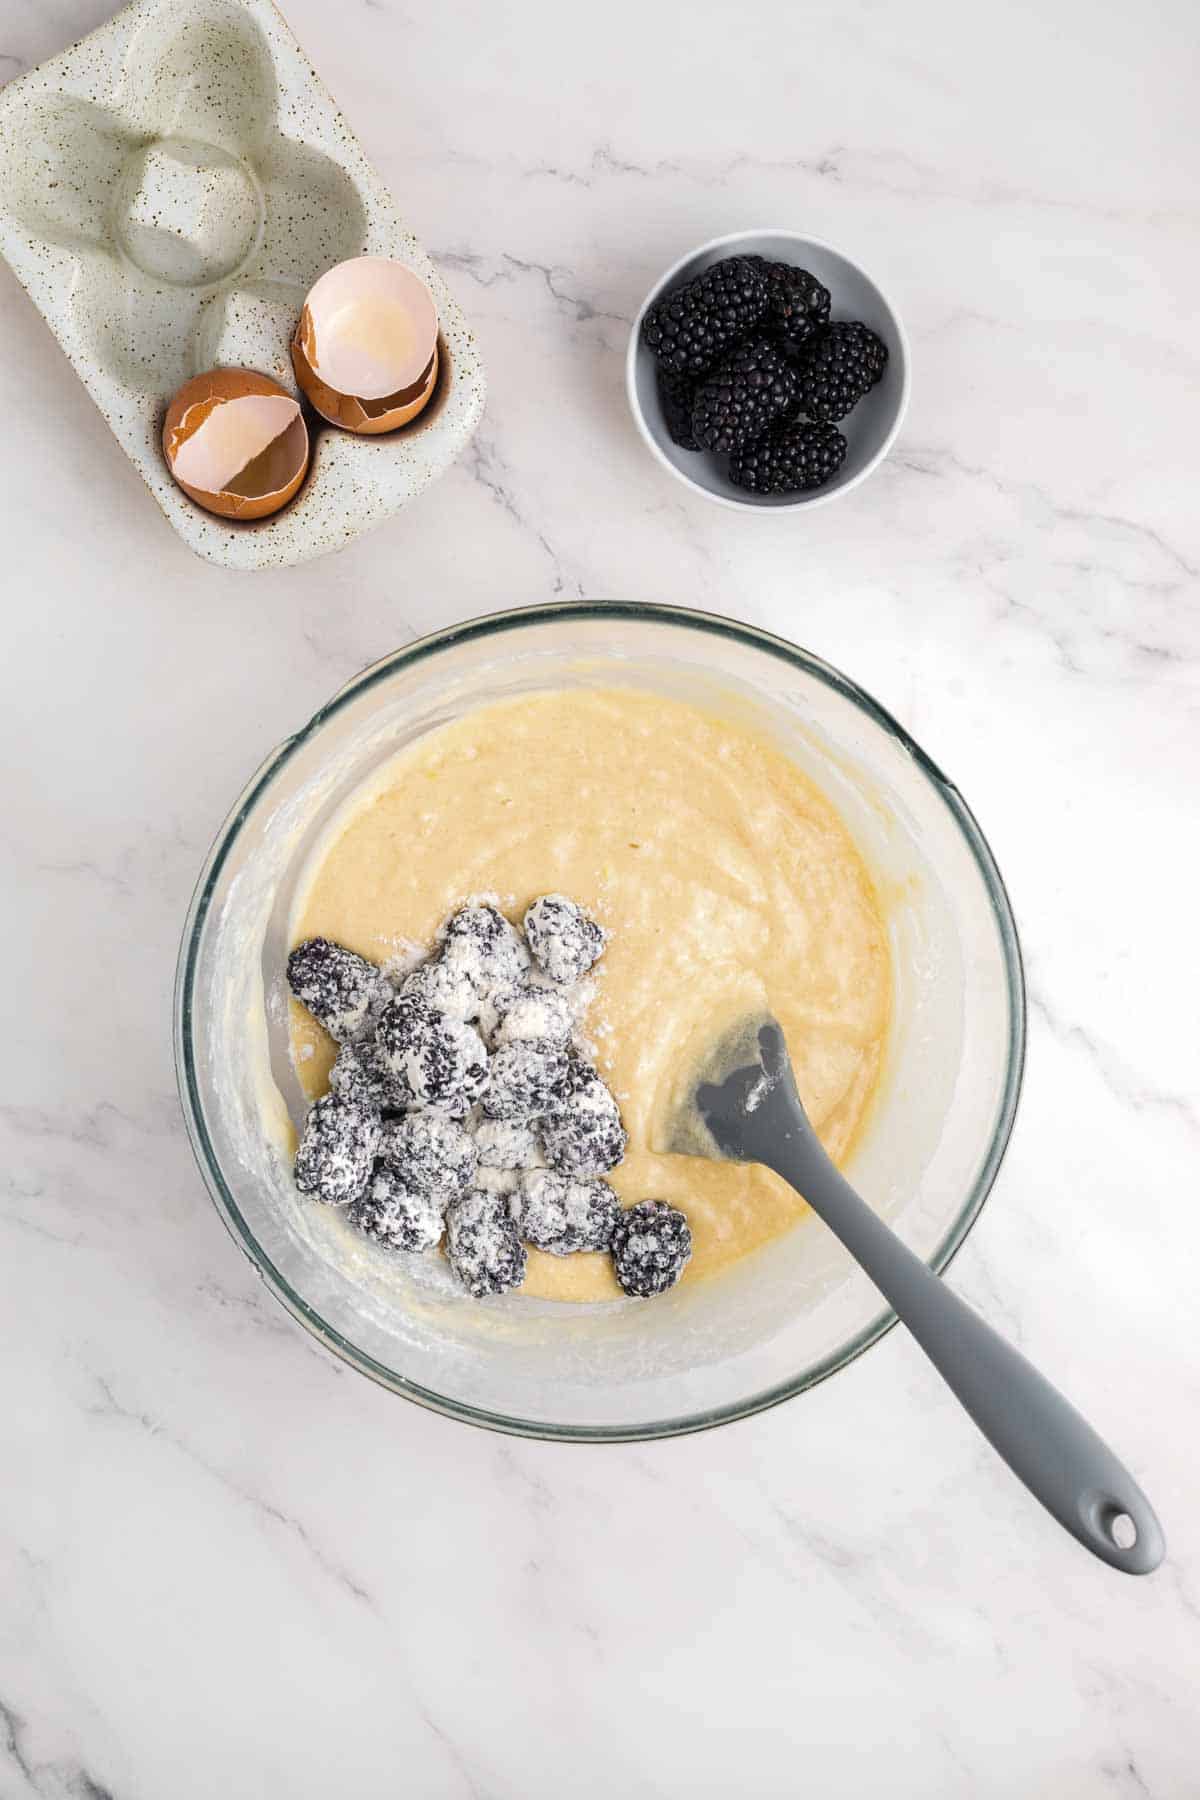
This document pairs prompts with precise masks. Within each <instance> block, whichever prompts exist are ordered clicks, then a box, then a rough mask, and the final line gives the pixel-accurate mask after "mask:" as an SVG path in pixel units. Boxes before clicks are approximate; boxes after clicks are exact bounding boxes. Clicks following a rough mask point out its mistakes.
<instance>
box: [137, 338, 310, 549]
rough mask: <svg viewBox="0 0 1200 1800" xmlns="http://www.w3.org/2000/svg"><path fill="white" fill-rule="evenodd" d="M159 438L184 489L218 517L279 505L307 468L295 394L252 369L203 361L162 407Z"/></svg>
mask: <svg viewBox="0 0 1200 1800" xmlns="http://www.w3.org/2000/svg"><path fill="white" fill-rule="evenodd" d="M162 446H163V455H164V456H165V457H166V460H167V467H168V468H169V469H170V471H171V475H172V477H173V478H174V480H175V481H176V482H177V483H178V485H179V486H180V487H181V488H182V489H183V491H184V493H185V494H187V495H188V496H189V497H190V498H191V499H192V500H194V501H195V502H196V504H197V505H198V506H202V507H204V509H205V510H206V511H207V512H210V513H215V514H216V515H217V516H218V517H219V518H222V519H265V518H267V517H268V516H269V515H270V514H271V513H275V512H278V511H279V509H280V508H281V507H283V506H286V505H287V503H288V501H289V500H290V499H291V498H292V496H293V495H294V494H295V493H296V490H297V489H298V488H299V486H300V483H301V482H302V481H303V480H304V475H305V471H306V470H307V468H308V427H307V426H306V425H305V423H304V415H303V413H302V412H301V410H300V403H299V401H297V400H296V399H295V398H294V397H293V396H292V395H291V394H289V393H288V392H287V390H286V388H282V387H280V385H279V383H278V382H277V381H272V380H271V378H270V376H269V375H260V374H259V373H258V372H257V371H256V370H254V369H210V370H209V371H208V372H207V373H206V374H204V375H196V376H194V377H193V378H192V380H191V381H185V382H184V384H183V386H182V387H181V388H180V389H179V391H178V392H177V393H176V394H175V396H174V398H173V399H172V401H171V404H170V405H169V406H168V408H167V415H166V418H165V419H164V420H163V429H162Z"/></svg>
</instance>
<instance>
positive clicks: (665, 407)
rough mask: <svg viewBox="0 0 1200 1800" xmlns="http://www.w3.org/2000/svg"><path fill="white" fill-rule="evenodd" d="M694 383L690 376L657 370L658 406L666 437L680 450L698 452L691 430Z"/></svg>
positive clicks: (666, 370)
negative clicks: (660, 410) (660, 408)
mask: <svg viewBox="0 0 1200 1800" xmlns="http://www.w3.org/2000/svg"><path fill="white" fill-rule="evenodd" d="M695 393H696V383H695V381H694V380H693V378H692V377H691V376H690V375H675V374H673V373H672V372H671V370H670V369H661V368H660V369H659V370H658V404H659V405H660V406H661V407H662V416H663V424H664V425H665V426H666V428H667V436H668V437H669V438H670V440H671V442H672V443H673V444H678V445H679V448H680V449H681V450H698V449H699V448H700V446H699V444H698V443H697V442H696V434H695V432H694V431H693V430H692V401H693V399H694V397H695Z"/></svg>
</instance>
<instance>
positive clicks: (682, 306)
mask: <svg viewBox="0 0 1200 1800" xmlns="http://www.w3.org/2000/svg"><path fill="white" fill-rule="evenodd" d="M767 295H768V289H767V278H766V276H765V275H764V274H763V271H762V270H761V269H760V268H757V267H756V266H755V264H754V263H752V262H750V261H749V259H748V258H747V257H744V256H727V257H726V258H725V259H724V260H723V261H722V262H719V263H714V264H713V266H712V268H711V269H706V270H705V271H704V273H703V275H698V276H697V277H696V279H695V280H694V281H689V282H687V283H686V285H685V286H683V287H681V288H676V290H675V292H674V293H673V294H668V295H667V296H666V297H665V299H662V300H659V301H658V302H657V304H656V305H654V306H652V307H651V308H650V310H649V312H648V313H647V314H646V316H645V318H644V319H643V320H642V338H643V341H644V342H645V344H646V347H647V348H648V349H649V350H650V351H651V352H652V353H653V355H654V356H655V357H656V358H657V360H658V362H659V363H660V364H661V366H662V367H663V368H664V369H667V370H669V371H670V372H671V373H672V374H675V375H703V374H704V373H705V372H706V370H708V369H711V368H713V367H714V365H715V364H716V363H718V362H720V360H721V358H722V357H723V356H724V355H725V353H726V351H727V350H729V349H730V348H731V347H732V346H733V345H734V344H736V343H737V342H738V340H739V338H744V337H745V336H746V333H747V332H749V331H753V330H754V327H755V326H756V325H757V324H758V322H759V320H760V319H761V318H762V317H763V314H764V313H765V312H766V310H767Z"/></svg>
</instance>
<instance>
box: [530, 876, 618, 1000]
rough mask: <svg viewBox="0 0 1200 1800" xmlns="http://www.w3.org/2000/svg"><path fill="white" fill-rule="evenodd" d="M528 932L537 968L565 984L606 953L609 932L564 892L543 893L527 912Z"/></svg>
mask: <svg viewBox="0 0 1200 1800" xmlns="http://www.w3.org/2000/svg"><path fill="white" fill-rule="evenodd" d="M525 935H526V936H527V937H528V939H529V948H530V949H531V950H532V951H533V954H534V957H535V958H536V960H537V964H538V967H539V968H540V969H543V970H544V971H545V973H546V974H547V975H549V977H550V979H551V981H557V982H560V983H562V984H563V985H564V986H565V985H566V984H567V983H569V982H572V981H579V980H581V979H582V977H583V976H584V975H586V974H587V972H588V970H589V969H590V968H591V967H592V965H593V964H594V963H596V962H598V961H599V959H600V958H601V957H602V956H603V954H604V945H605V943H606V941H607V936H608V934H607V932H606V931H605V929H604V927H603V925H598V924H597V923H596V921H595V919H590V918H589V917H588V915H587V913H585V912H584V910H583V908H582V907H581V906H576V904H575V902H574V900H568V899H567V896H566V895H565V894H543V895H542V897H541V899H540V900H535V901H534V903H533V905H532V906H531V907H530V908H529V911H528V912H527V913H526V914H525Z"/></svg>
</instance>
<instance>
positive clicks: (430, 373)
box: [292, 256, 438, 434]
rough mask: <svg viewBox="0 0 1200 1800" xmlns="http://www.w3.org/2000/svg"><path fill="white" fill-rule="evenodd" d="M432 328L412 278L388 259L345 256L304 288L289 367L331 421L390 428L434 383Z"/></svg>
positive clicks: (403, 420) (404, 419) (425, 292)
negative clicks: (342, 260)
mask: <svg viewBox="0 0 1200 1800" xmlns="http://www.w3.org/2000/svg"><path fill="white" fill-rule="evenodd" d="M437 334H438V319H437V308H436V307H435V306H434V303H433V296H432V294H431V293H430V292H429V289H428V288H427V287H426V286H425V283H424V282H423V281H422V280H421V279H420V277H419V276H417V275H414V273H413V271H412V270H411V269H410V268H408V267H407V266H406V265H405V264H404V263H401V262H395V261H393V260H391V259H390V258H388V257H383V256H358V257H353V258H351V260H350V261H349V262H344V263H339V264H338V265H337V267H336V268H333V269H330V270H328V271H327V273H326V274H324V275H322V276H321V278H320V280H319V281H317V282H316V283H314V285H313V287H312V288H311V289H310V291H309V294H308V297H307V299H306V300H305V302H304V307H303V310H302V312H301V314H300V321H299V324H298V325H297V327H296V335H295V337H294V338H293V340H292V366H293V368H294V369H295V371H296V380H297V381H298V382H299V384H300V386H301V388H302V389H303V391H304V393H305V394H306V395H307V396H308V399H309V400H310V401H311V403H312V405H313V406H314V407H315V408H316V410H317V411H318V412H319V413H320V414H321V416H322V417H323V418H325V419H328V420H329V421H330V423H331V424H334V425H341V426H343V427H344V428H345V429H346V430H348V431H354V432H361V433H364V434H375V433H378V432H384V431H394V430H395V429H396V428H397V426H400V425H406V424H408V422H409V420H410V419H415V418H416V416H417V414H418V413H419V412H420V411H421V410H422V408H423V407H425V406H426V405H427V404H428V401H429V398H430V395H431V394H432V393H433V390H434V388H435V386H436V385H437V375H438V348H437Z"/></svg>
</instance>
